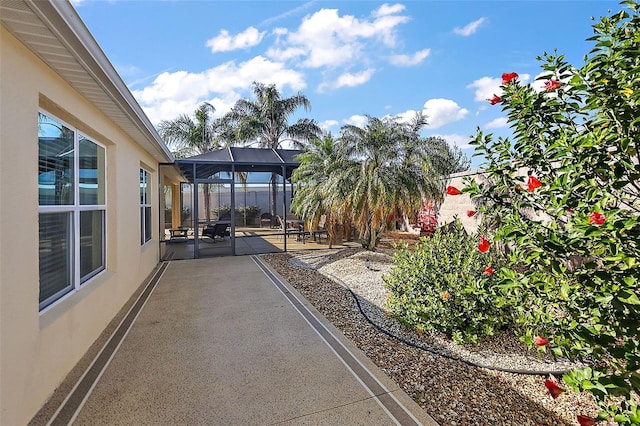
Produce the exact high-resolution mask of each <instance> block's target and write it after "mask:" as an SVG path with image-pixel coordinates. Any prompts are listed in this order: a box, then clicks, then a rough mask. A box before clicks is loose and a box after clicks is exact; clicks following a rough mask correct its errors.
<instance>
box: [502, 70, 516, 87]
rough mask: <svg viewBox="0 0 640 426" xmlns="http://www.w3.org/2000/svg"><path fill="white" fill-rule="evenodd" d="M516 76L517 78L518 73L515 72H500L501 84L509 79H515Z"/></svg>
mask: <svg viewBox="0 0 640 426" xmlns="http://www.w3.org/2000/svg"><path fill="white" fill-rule="evenodd" d="M516 78H518V74H517V73H515V72H510V73H504V74H502V84H507V83H509V82H510V81H511V80H515V79H516Z"/></svg>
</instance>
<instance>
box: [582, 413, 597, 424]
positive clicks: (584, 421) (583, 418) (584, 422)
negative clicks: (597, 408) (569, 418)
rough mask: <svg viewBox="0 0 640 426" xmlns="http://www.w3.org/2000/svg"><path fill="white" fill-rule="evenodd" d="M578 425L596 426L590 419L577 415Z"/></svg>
mask: <svg viewBox="0 0 640 426" xmlns="http://www.w3.org/2000/svg"><path fill="white" fill-rule="evenodd" d="M578 423H580V426H593V425H595V424H596V421H595V420H593V419H592V418H591V417H587V416H582V415H578Z"/></svg>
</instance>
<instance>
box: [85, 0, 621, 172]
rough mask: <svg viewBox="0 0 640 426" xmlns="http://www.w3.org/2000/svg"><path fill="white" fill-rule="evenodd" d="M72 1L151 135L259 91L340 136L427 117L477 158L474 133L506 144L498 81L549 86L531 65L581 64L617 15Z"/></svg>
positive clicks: (581, 2) (604, 2)
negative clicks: (557, 57)
mask: <svg viewBox="0 0 640 426" xmlns="http://www.w3.org/2000/svg"><path fill="white" fill-rule="evenodd" d="M73 4H74V6H75V8H76V10H77V11H78V13H79V15H80V16H81V18H82V19H83V21H84V22H85V24H86V25H87V27H88V28H89V31H90V32H91V33H92V34H93V36H94V37H95V39H96V41H97V42H98V44H100V46H101V47H102V49H103V50H104V52H105V54H106V55H107V57H108V58H109V59H110V60H111V62H112V63H113V65H114V67H115V68H116V70H117V71H118V72H119V73H120V75H121V77H122V78H123V80H124V81H125V82H126V83H127V85H128V86H129V89H130V90H131V92H132V93H133V95H134V96H135V98H136V99H137V100H138V102H139V103H140V105H141V106H142V107H143V109H144V110H145V112H146V113H147V115H148V116H149V119H150V120H151V122H152V123H153V124H156V125H157V124H158V123H159V122H160V121H161V120H164V119H173V118H176V117H177V116H178V115H180V114H183V113H186V114H192V113H193V111H194V110H195V108H196V107H197V105H198V104H200V103H201V102H203V101H207V102H210V103H211V104H212V105H214V107H215V108H216V115H223V114H224V113H226V112H227V111H228V110H229V109H230V108H231V107H232V106H233V104H234V103H235V101H236V100H237V99H239V98H250V97H251V84H252V82H254V81H259V82H262V83H265V84H275V85H276V86H277V87H278V88H279V89H280V91H281V92H282V94H283V95H284V96H291V95H293V94H295V93H297V92H301V93H303V94H304V95H305V96H307V98H309V100H310V101H311V106H312V109H311V110H310V111H309V112H304V111H302V110H301V111H300V113H299V114H298V116H301V117H302V116H304V117H309V118H314V119H316V120H317V121H318V123H319V124H320V125H321V126H322V127H323V128H325V129H326V130H330V131H332V132H333V134H334V135H335V134H338V132H339V130H340V127H341V126H342V125H344V124H346V123H349V124H356V125H362V124H363V123H364V122H365V121H366V120H365V115H370V116H374V117H383V116H387V115H390V116H401V117H407V116H410V115H412V114H413V112H414V111H420V110H422V111H424V112H425V114H426V115H427V119H428V122H429V125H428V126H427V128H426V129H425V131H424V134H425V135H426V136H430V135H437V136H441V137H444V138H445V139H446V140H447V141H449V143H450V144H452V145H454V144H455V145H457V146H459V147H461V148H462V149H463V151H464V152H465V153H466V154H467V155H468V156H469V157H471V154H472V153H473V150H472V149H469V148H468V142H469V140H470V136H471V135H474V134H475V133H476V128H478V127H480V128H481V129H482V130H483V131H484V132H491V133H494V134H495V135H496V136H508V135H509V134H510V131H509V128H508V125H507V124H506V120H505V116H504V114H503V113H502V111H501V110H500V107H499V106H494V107H492V106H490V105H489V103H488V101H487V100H486V99H487V98H489V97H491V96H492V95H493V94H494V93H497V94H498V95H499V94H500V89H499V86H500V82H501V75H502V73H503V72H517V73H518V74H519V75H520V80H521V81H525V82H526V81H528V82H530V83H532V84H534V86H541V85H542V83H541V82H535V81H534V80H535V78H536V76H538V75H540V73H541V68H540V62H538V61H537V60H536V57H537V56H539V55H541V54H542V53H543V52H545V51H546V52H553V50H554V49H557V50H558V52H559V53H562V54H565V55H566V58H567V59H568V60H569V62H570V63H572V64H574V65H576V66H581V65H582V64H583V57H584V55H585V54H587V53H588V52H589V50H590V49H591V47H592V44H591V42H587V41H585V40H586V39H587V38H588V37H590V36H591V35H593V30H592V24H593V21H592V20H591V17H595V18H596V19H597V18H599V17H600V16H603V15H609V12H608V11H609V10H611V11H613V12H615V11H618V10H620V9H622V6H620V5H619V4H618V1H609V0H599V1H589V0H574V1H541V0H540V1H523V0H511V1H497V0H495V1H472V0H468V1H454V0H452V1H428V0H410V1H403V2H387V3H385V2H378V1H354V0H351V1H329V0H318V1H308V2H302V1H243V0H236V1H206V0H201V1H180V0H178V1H124V0H123V1H119V0H110V1H107V0H103V1H100V0H98V1H96V0H82V1H79V0H76V1H74V2H73ZM296 118H297V117H296ZM480 163H481V160H480V159H477V158H475V159H473V163H472V167H474V168H476V167H478V166H479V165H480Z"/></svg>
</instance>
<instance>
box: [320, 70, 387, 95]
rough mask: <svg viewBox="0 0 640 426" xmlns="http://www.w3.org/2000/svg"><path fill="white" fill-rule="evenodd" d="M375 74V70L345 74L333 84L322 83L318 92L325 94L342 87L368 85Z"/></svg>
mask: <svg viewBox="0 0 640 426" xmlns="http://www.w3.org/2000/svg"><path fill="white" fill-rule="evenodd" d="M374 72H375V70H374V69H371V68H370V69H367V70H364V71H361V72H359V73H355V74H353V73H350V72H347V73H344V74H342V75H341V76H340V77H338V78H337V80H336V81H335V82H333V83H322V84H321V85H320V86H318V92H321V93H322V92H324V91H326V90H327V89H339V88H340V87H355V86H360V85H361V84H364V83H366V82H367V81H369V80H370V79H371V76H372V75H373V73H374Z"/></svg>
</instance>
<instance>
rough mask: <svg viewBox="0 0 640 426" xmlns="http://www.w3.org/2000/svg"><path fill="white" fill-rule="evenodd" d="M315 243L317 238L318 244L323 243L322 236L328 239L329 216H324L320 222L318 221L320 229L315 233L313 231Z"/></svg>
mask: <svg viewBox="0 0 640 426" xmlns="http://www.w3.org/2000/svg"><path fill="white" fill-rule="evenodd" d="M311 235H312V238H313V241H315V240H316V237H318V242H319V243H322V236H323V235H324V236H325V238H328V234H327V215H326V214H323V215H321V216H320V220H319V221H318V227H317V228H316V229H315V231H313V233H312V234H311Z"/></svg>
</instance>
